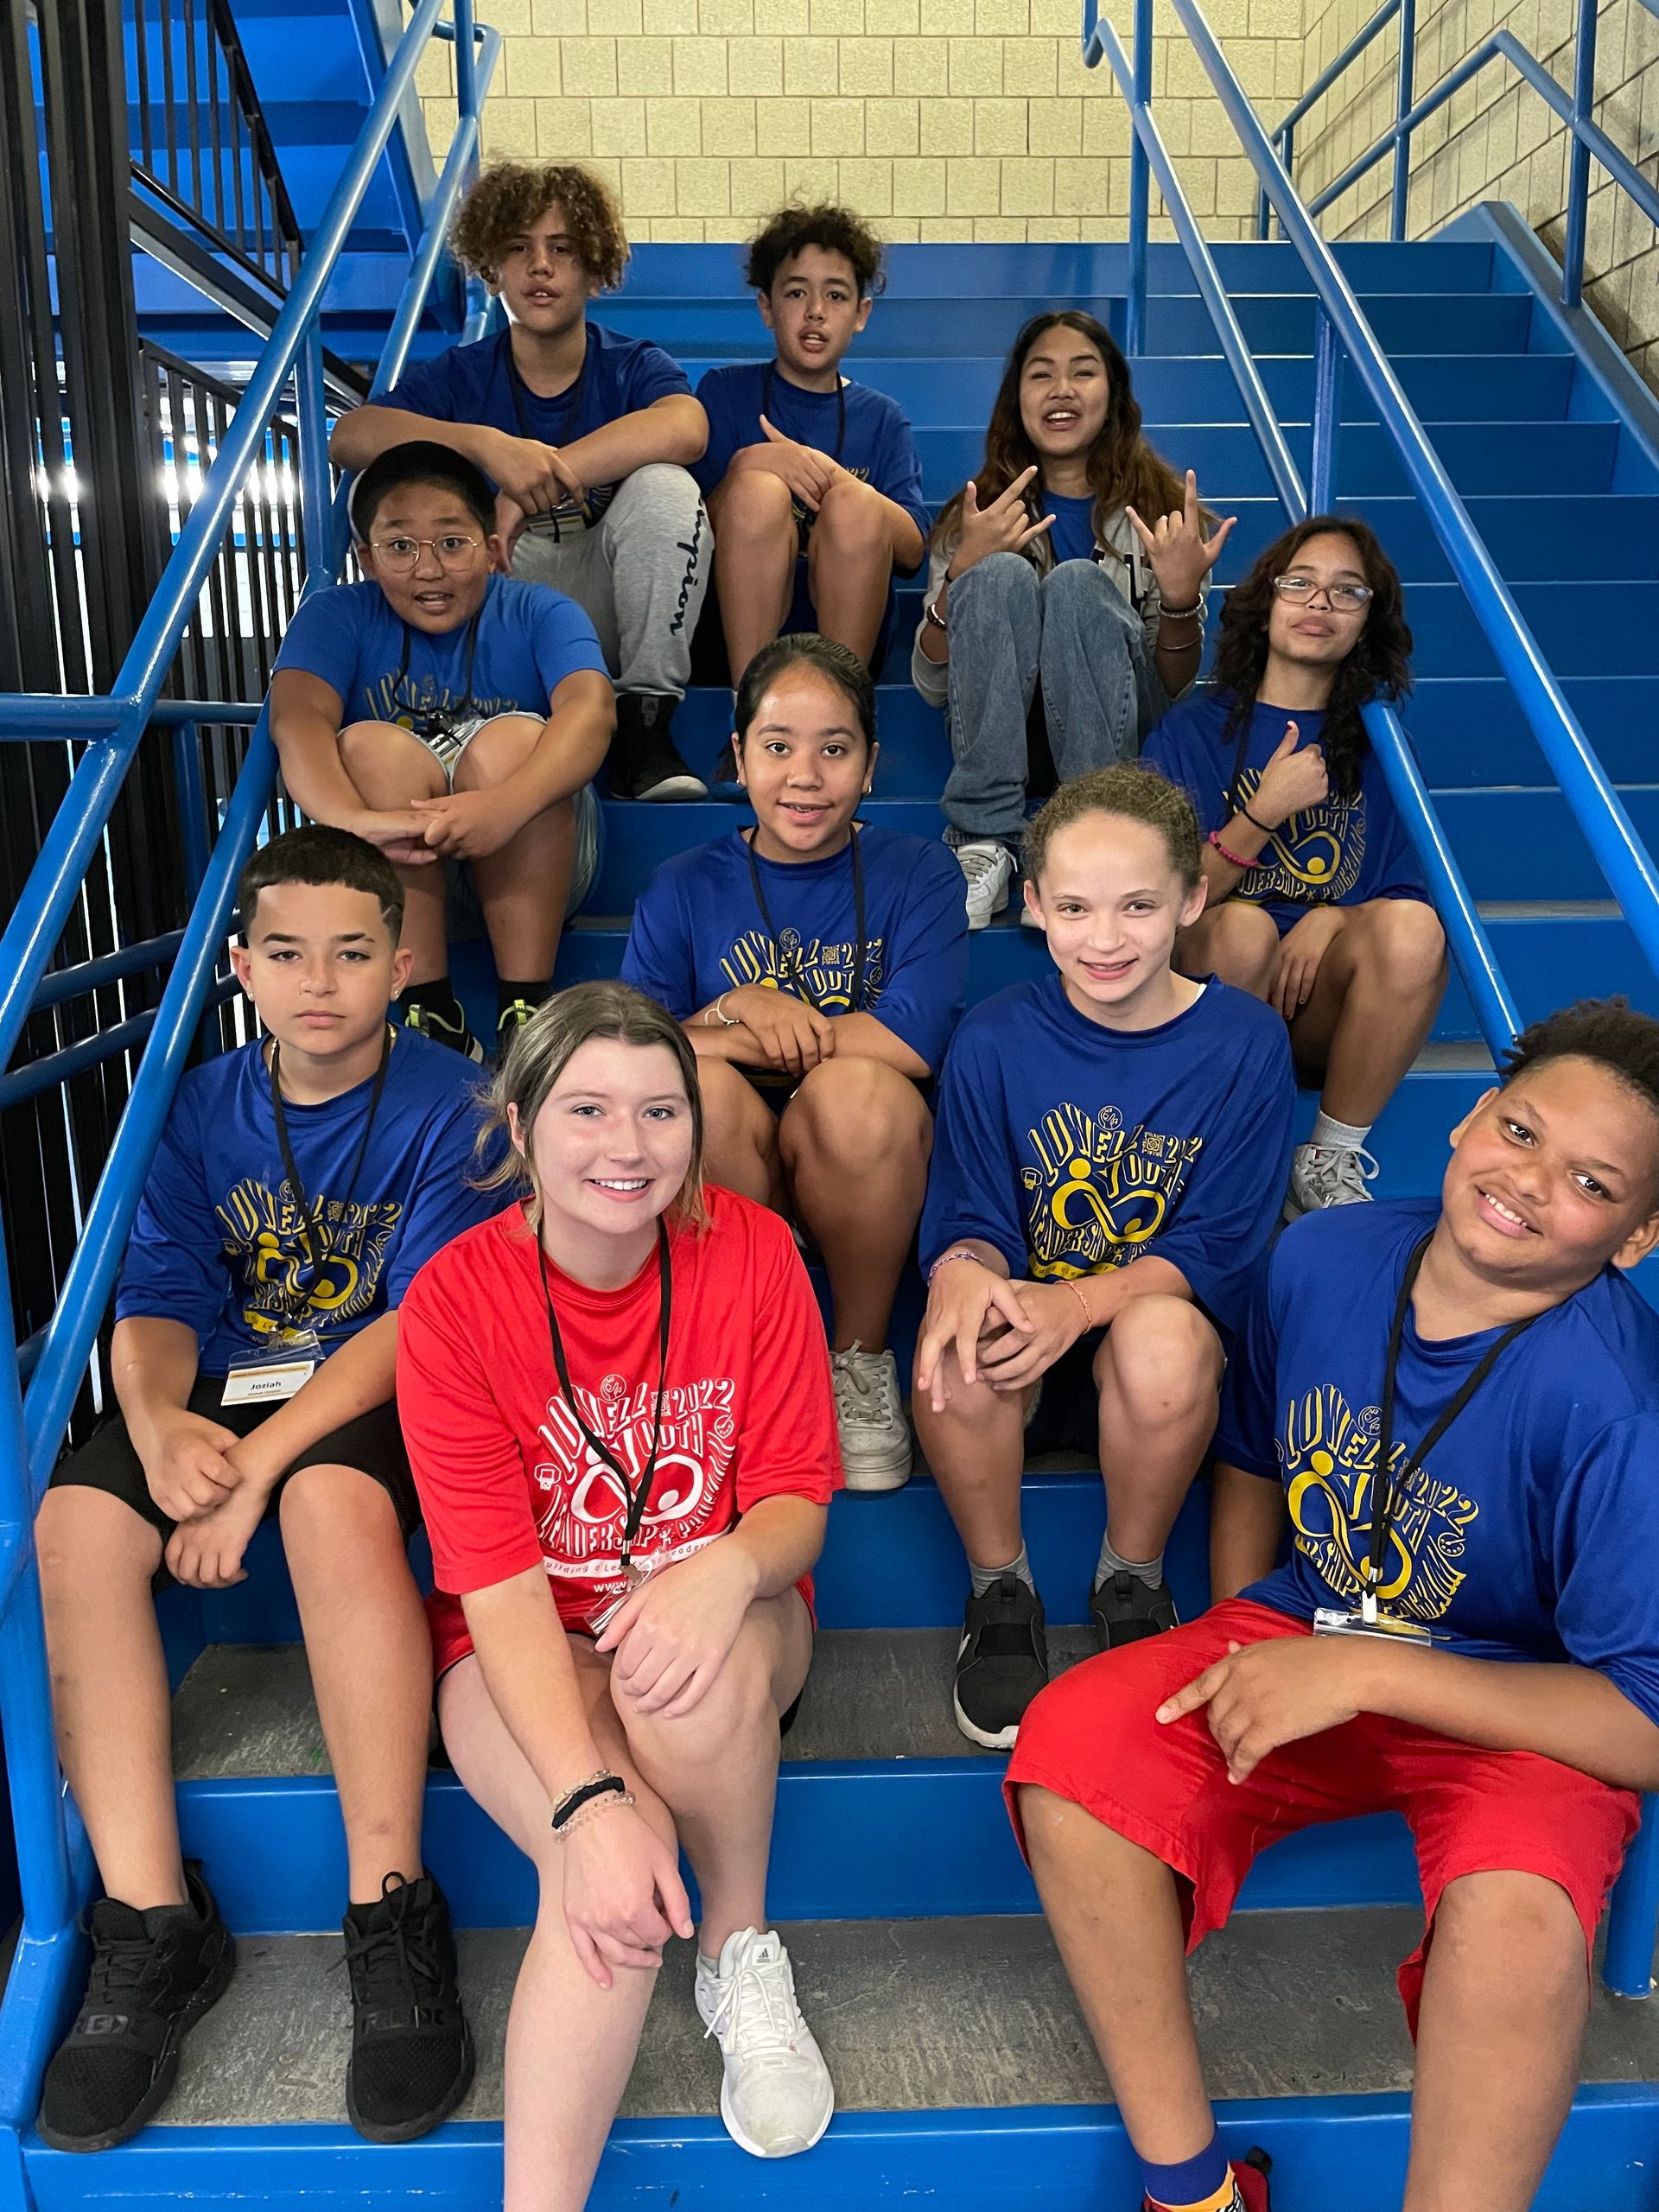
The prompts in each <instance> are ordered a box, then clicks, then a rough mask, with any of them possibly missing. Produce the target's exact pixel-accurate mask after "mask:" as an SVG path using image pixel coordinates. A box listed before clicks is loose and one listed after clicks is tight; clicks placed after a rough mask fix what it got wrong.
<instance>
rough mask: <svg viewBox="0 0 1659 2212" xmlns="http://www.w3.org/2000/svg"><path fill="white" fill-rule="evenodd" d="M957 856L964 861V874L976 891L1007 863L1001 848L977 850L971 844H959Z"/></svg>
mask: <svg viewBox="0 0 1659 2212" xmlns="http://www.w3.org/2000/svg"><path fill="white" fill-rule="evenodd" d="M957 860H958V861H960V862H961V863H962V872H963V874H964V875H965V876H966V877H967V879H968V880H969V884H970V885H971V886H972V887H973V888H974V889H975V890H976V891H977V890H978V889H979V887H980V886H981V885H982V883H985V882H987V881H988V880H989V879H990V878H991V877H992V876H994V875H995V874H996V872H997V870H998V869H999V868H1001V867H1003V866H1004V864H1005V863H1004V858H1003V855H1002V854H1001V851H1000V850H998V851H995V852H976V851H975V849H973V847H972V846H971V845H958V846H957Z"/></svg>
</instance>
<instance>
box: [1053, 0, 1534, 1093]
mask: <svg viewBox="0 0 1659 2212" xmlns="http://www.w3.org/2000/svg"><path fill="white" fill-rule="evenodd" d="M1393 3H1394V4H1398V0H1393ZM1151 50H1152V0H1135V53H1136V54H1139V55H1143V56H1144V55H1146V54H1150V52H1151ZM1083 51H1084V61H1085V62H1086V63H1087V65H1088V67H1090V68H1094V67H1096V66H1097V65H1098V63H1099V62H1100V61H1101V60H1102V59H1104V60H1107V61H1108V62H1109V63H1110V65H1111V68H1112V73H1113V74H1114V75H1115V76H1116V79H1117V81H1118V86H1119V88H1120V90H1121V91H1122V94H1123V97H1124V99H1125V100H1126V102H1127V103H1128V110H1129V121H1130V125H1131V128H1132V130H1133V132H1134V140H1133V143H1132V145H1131V148H1130V160H1131V163H1132V166H1131V168H1130V172H1129V174H1130V180H1131V184H1133V181H1134V177H1135V168H1136V167H1139V168H1141V169H1142V171H1143V172H1144V171H1145V170H1147V169H1149V170H1150V172H1151V175H1152V176H1153V177H1154V178H1155V179H1156V181H1157V185H1158V189H1159V191H1160V193H1161V194H1162V195H1163V200H1164V207H1165V208H1166V212H1167V213H1168V215H1169V218H1170V220H1171V221H1172V223H1173V225H1174V226H1175V234H1176V236H1177V238H1179V240H1180V243H1181V246H1182V249H1183V251H1185V255H1186V258H1187V264H1188V266H1189V267H1190V268H1191V270H1192V276H1193V280H1194V282H1195V283H1197V285H1198V293H1199V296H1200V297H1201V298H1202V300H1203V301H1204V303H1205V307H1206V308H1208V309H1209V311H1210V319H1211V322H1212V323H1213V324H1214V326H1215V330H1216V336H1217V340H1219V342H1220V345H1221V350H1222V352H1223V353H1224V355H1225V357H1226V359H1227V365H1228V366H1229V367H1230V369H1231V371H1232V372H1233V378H1234V381H1235V383H1236V385H1237V386H1238V390H1239V396H1240V397H1241V398H1242V399H1243V403H1244V411H1245V413H1246V415H1247V416H1249V422H1250V427H1251V428H1252V429H1254V430H1255V435H1256V439H1257V442H1258V443H1259V444H1260V445H1261V448H1262V454H1263V455H1264V456H1265V458H1266V460H1267V464H1268V470H1269V472H1270V473H1271V474H1272V477H1273V480H1274V488H1275V489H1276V490H1277V492H1278V494H1279V500H1280V504H1281V506H1282V507H1283V508H1284V510H1285V513H1286V516H1287V518H1288V519H1289V520H1290V521H1291V522H1293V523H1294V522H1300V521H1301V520H1302V519H1303V518H1304V517H1306V515H1309V514H1319V513H1325V512H1328V511H1329V509H1330V507H1331V505H1332V476H1333V472H1334V445H1335V441H1334V434H1333V432H1332V431H1329V430H1327V431H1326V432H1325V434H1324V435H1320V431H1319V425H1320V423H1334V418H1335V410H1336V382H1337V379H1336V374H1335V359H1334V349H1333V347H1332V345H1331V344H1330V343H1329V342H1328V340H1329V334H1330V325H1329V323H1328V322H1326V321H1324V319H1323V318H1322V319H1321V334H1322V337H1323V338H1324V339H1325V340H1326V341H1327V342H1325V343H1322V344H1321V346H1320V348H1319V362H1318V366H1317V372H1316V385H1317V387H1318V391H1319V402H1318V404H1316V407H1315V438H1314V466H1313V484H1314V494H1313V501H1312V502H1311V503H1310V501H1309V499H1308V494H1307V492H1306V489H1305V487H1304V486H1303V483H1302V479H1301V476H1300V472H1299V471H1298V469H1297V467H1296V464H1295V462H1294V460H1293V459H1292V458H1291V453H1290V448H1289V446H1288V444H1287V442H1286V439H1285V434H1284V431H1283V429H1281V426H1280V423H1279V419H1278V417H1277V416H1276V415H1275V414H1274V411H1273V403H1272V401H1271V400H1270V399H1269V398H1268V393H1267V387H1266V386H1265V385H1264V384H1263V383H1262V373H1261V371H1260V370H1259V369H1258V368H1257V367H1256V365H1255V359H1254V358H1253V356H1252V354H1251V353H1250V349H1249V346H1248V345H1247V344H1246V342H1245V339H1244V334H1243V331H1242V330H1241V328H1240V327H1239V322H1238V317H1237V315H1236V313H1235V312H1234V309H1233V303H1232V302H1231V300H1230V298H1229V297H1228V296H1227V290H1226V287H1225V286H1224V284H1223V283H1222V281H1221V277H1220V274H1219V272H1218V270H1217V268H1216V264H1215V258H1214V257H1213V255H1212V254H1211V251H1210V248H1209V246H1208V245H1206V243H1205V238H1204V235H1203V233H1202V232H1200V230H1199V229H1198V224H1197V222H1196V221H1195V220H1194V219H1193V214H1192V208H1191V207H1189V206H1188V204H1187V200H1186V195H1185V193H1184V192H1183V191H1182V189H1181V185H1180V180H1179V177H1178V176H1177V175H1176V174H1175V170H1174V167H1173V163H1172V162H1171V161H1170V158H1169V155H1168V152H1167V150H1166V148H1165V146H1164V143H1163V139H1162V137H1161V136H1160V132H1159V130H1158V126H1157V124H1156V122H1155V121H1154V118H1153V113H1152V105H1151V100H1150V98H1149V97H1148V96H1147V93H1146V92H1144V91H1142V90H1141V76H1140V75H1139V74H1137V73H1136V70H1135V66H1134V64H1133V62H1132V60H1131V59H1130V57H1129V56H1128V54H1125V52H1124V50H1123V43H1122V40H1121V39H1120V38H1119V37H1118V35H1117V33H1116V30H1115V29H1113V27H1112V25H1111V24H1110V23H1109V22H1103V21H1102V19H1101V16H1100V8H1099V0H1084V16H1083ZM1148 75H1149V73H1148ZM1146 196H1147V195H1146V192H1145V190H1144V188H1143V191H1142V194H1141V205H1142V207H1144V206H1145V204H1146ZM1133 198H1134V195H1133V194H1131V200H1132V204H1133ZM1137 302H1138V305H1137ZM1129 306H1130V315H1129V323H1128V327H1129V330H1130V332H1131V333H1132V334H1133V333H1135V332H1136V331H1144V327H1145V317H1146V251H1145V238H1144V234H1143V236H1142V238H1141V251H1140V254H1139V257H1138V260H1137V258H1136V257H1135V256H1133V255H1132V257H1131V273H1130V283H1129ZM1140 350H1141V346H1140V344H1139V343H1138V342H1137V340H1136V339H1135V337H1134V336H1133V335H1131V337H1130V342H1129V351H1130V352H1131V353H1138V352H1139V351H1140ZM1365 721H1366V728H1367V730H1368V732H1369V734H1370V740H1371V743H1372V747H1373V749H1374V750H1375V751H1376V755H1377V758H1378V759H1379V760H1380V761H1381V762H1382V764H1383V775H1384V777H1385V778H1386V779H1387V781H1388V785H1389V792H1390V795H1391V796H1392V798H1393V799H1394V802H1395V806H1396V807H1397V808H1398V810H1399V812H1400V817H1401V819H1402V821H1403V822H1404V823H1405V825H1406V829H1407V831H1408V835H1409V836H1410V837H1411V839H1412V842H1413V843H1414V845H1415V847H1416V849H1417V852H1418V855H1419V856H1420V858H1421V861H1422V863H1423V867H1424V869H1425V871H1426V873H1427V878H1428V884H1429V888H1430V890H1431V891H1432V892H1433V893H1434V903H1435V905H1436V906H1437V907H1438V908H1439V910H1440V916H1441V918H1442V921H1443V924H1444V926H1445V929H1446V942H1447V944H1449V946H1450V947H1451V951H1452V958H1453V960H1454V961H1455V962H1456V963H1457V968H1458V972H1459V975H1460V976H1462V978H1463V981H1464V984H1465V988H1466V989H1467V990H1468V993H1469V996H1470V999H1471V1002H1472V1004H1473V1007H1474V1010H1475V1018H1476V1020H1477V1021H1478V1023H1479V1025H1480V1031H1481V1034H1482V1035H1483V1036H1484V1039H1486V1042H1487V1045H1488V1046H1489V1047H1490V1048H1491V1052H1492V1054H1493V1057H1494V1058H1497V1055H1498V1054H1499V1053H1501V1052H1503V1048H1504V1046H1507V1045H1508V1044H1509V1042H1510V1039H1512V1038H1513V1037H1514V1035H1515V1033H1516V1031H1517V1030H1518V1029H1519V1027H1520V1026H1521V1020H1520V1015H1519V1014H1518V1013H1517V1011H1516V1005H1515V1001H1514V1000H1513V998H1512V997H1511V996H1510V990H1509V987H1508V985H1507V984H1506V983H1505V982H1504V981H1503V976H1502V975H1501V974H1500V972H1499V970H1498V966H1497V961H1496V960H1495V959H1494V957H1493V955H1492V948H1491V942H1490V940H1489V939H1488V938H1487V935H1486V931H1485V930H1484V927H1483V926H1482V924H1481V920H1480V917H1479V915H1478V912H1477V911H1476V908H1475V902H1474V900H1473V899H1471V896H1470V894H1469V887H1468V886H1467V885H1466V884H1465V881H1464V880H1463V873H1462V870H1461V869H1460V868H1459V866H1458V864H1457V861H1455V860H1454V859H1453V858H1452V851H1451V848H1450V847H1449V846H1448V845H1447V843H1446V836H1445V833H1444V832H1443V830H1442V829H1441V828H1440V821H1439V819H1438V817H1436V815H1435V813H1434V810H1433V807H1432V806H1431V804H1430V803H1429V797H1428V791H1427V786H1426V785H1425V784H1424V782H1423V779H1422V773H1421V770H1420V769H1419V767H1418V766H1417V761H1416V758H1415V756H1414V753H1412V750H1411V746H1410V743H1409V741H1408V739H1407V736H1406V734H1405V731H1404V730H1403V729H1402V728H1401V726H1400V720H1399V717H1398V715H1395V712H1394V710H1393V709H1392V708H1391V707H1389V706H1386V705H1383V704H1380V703H1379V704H1377V705H1375V706H1372V707H1370V708H1368V709H1366V713H1365Z"/></svg>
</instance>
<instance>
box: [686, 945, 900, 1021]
mask: <svg viewBox="0 0 1659 2212" xmlns="http://www.w3.org/2000/svg"><path fill="white" fill-rule="evenodd" d="M883 950H884V946H883V940H882V939H881V938H879V937H873V938H869V939H868V942H867V943H866V944H865V947H864V988H863V993H862V1002H861V1007H860V1009H859V1011H860V1012H861V1013H864V1014H868V1013H869V1012H870V1010H871V1009H872V1007H874V1005H875V1002H876V1001H877V1000H878V999H879V998H880V995H881V984H882V975H881V966H882V953H883ZM857 963H858V947H857V946H856V945H855V944H853V943H852V941H851V940H850V939H849V940H847V941H846V942H844V943H842V944H836V943H835V942H833V941H829V942H826V941H825V940H824V939H823V938H816V937H810V938H808V937H803V936H802V935H801V932H800V931H799V930H796V929H786V930H780V931H779V934H778V941H777V943H776V944H773V942H772V939H771V938H769V937H768V936H767V935H766V932H765V931H764V930H746V931H744V933H743V935H742V936H741V938H738V940H737V942H736V943H735V944H734V945H733V947H732V949H731V950H730V951H729V952H728V954H727V955H726V957H725V958H724V959H723V960H722V961H721V963H720V972H721V975H722V976H725V978H726V980H727V982H728V984H729V986H730V988H732V989H733V990H734V991H735V990H738V989H740V988H741V987H742V986H743V985H744V984H746V983H759V984H760V985H761V987H762V988H765V989H766V990H771V991H777V990H785V989H786V990H788V991H790V992H791V993H792V995H794V996H795V997H796V998H800V999H807V1000H810V1002H811V1003H812V1005H814V1006H815V1007H817V1010H818V1012H819V1013H820V1014H850V1013H851V1012H852V1011H853V984H854V973H853V971H854V969H855V967H856V965H857Z"/></svg>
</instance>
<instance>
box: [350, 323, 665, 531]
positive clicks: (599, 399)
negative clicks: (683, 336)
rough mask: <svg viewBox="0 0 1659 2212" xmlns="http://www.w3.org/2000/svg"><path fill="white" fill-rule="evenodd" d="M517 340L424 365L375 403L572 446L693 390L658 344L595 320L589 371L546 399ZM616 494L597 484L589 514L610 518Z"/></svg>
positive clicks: (458, 350)
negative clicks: (528, 373) (529, 375)
mask: <svg viewBox="0 0 1659 2212" xmlns="http://www.w3.org/2000/svg"><path fill="white" fill-rule="evenodd" d="M690 389H691V385H690V379H689V378H687V376H686V373H685V372H684V370H683V368H681V366H680V365H679V363H678V362H677V361H676V360H674V359H672V358H671V356H670V355H669V354H667V353H664V351H663V349H662V347H661V346H654V345H652V341H651V340H650V339H648V338H627V337H625V336H624V335H623V334H622V333H621V332H620V331H617V330H606V329H604V328H603V327H601V325H600V324H598V323H596V322H590V323H589V324H588V358H587V359H586V360H585V361H584V363H583V364H582V372H581V374H580V375H579V376H578V377H576V378H575V379H574V381H573V382H572V383H571V384H570V385H569V386H567V388H566V389H565V390H564V391H561V392H556V393H555V394H554V396H553V397H552V398H551V399H543V397H541V395H540V394H539V393H538V392H534V391H531V388H530V386H529V385H527V384H526V383H525V382H524V378H523V377H522V376H520V375H519V373H518V367H517V365H516V364H515V362H514V360H513V358H512V332H511V331H508V330H501V331H498V332H496V333H495V334H494V335H493V336H492V337H489V338H480V340H478V341H477V343H476V344H475V345H472V346H450V347H449V349H448V352H447V353H436V354H435V355H434V356H433V358H432V359H430V360H429V361H421V362H417V363H416V365H415V367H413V368H412V369H405V370H404V373H403V375H402V376H401V377H400V378H398V380H397V383H396V384H395V385H393V386H392V388H391V391H388V392H386V393H385V394H384V395H383V396H382V397H380V398H378V399H377V400H376V401H375V403H374V404H375V405H376V406H377V407H401V408H404V409H405V410H407V411H408V412H409V413H410V414H411V415H426V416H430V417H431V419H432V420H433V421H434V422H435V423H484V424H486V425H487V427H488V428H489V429H493V430H505V432H506V434H507V435H508V436H509V437H510V438H539V439H540V440H541V441H542V442H543V445H550V446H569V445H574V444H575V442H576V440H577V439H578V438H585V437H586V436H587V435H588V433H589V431H591V430H598V429H603V428H604V426H605V424H606V423H614V422H615V421H616V420H617V419H618V417H619V416H623V415H637V414H638V413H639V410H640V409H641V408H645V407H649V406H651V404H652V402H653V401H655V400H658V399H666V398H668V397H671V395H672V394H673V393H675V392H679V391H684V392H689V391H690ZM615 492H616V486H615V485H614V484H590V485H589V486H588V510H589V512H591V513H593V514H595V515H597V514H600V513H602V512H603V511H604V510H605V509H606V508H607V506H609V505H610V503H611V500H612V499H613V496H614V495H615Z"/></svg>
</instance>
